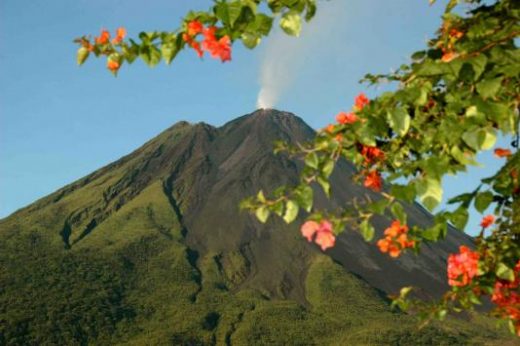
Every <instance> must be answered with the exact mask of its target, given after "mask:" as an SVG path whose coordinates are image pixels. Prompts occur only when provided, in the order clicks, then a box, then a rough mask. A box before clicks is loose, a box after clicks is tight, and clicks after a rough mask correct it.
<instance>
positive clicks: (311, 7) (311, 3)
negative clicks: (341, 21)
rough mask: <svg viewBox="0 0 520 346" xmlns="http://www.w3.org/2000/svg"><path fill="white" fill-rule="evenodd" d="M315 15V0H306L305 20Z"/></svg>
mask: <svg viewBox="0 0 520 346" xmlns="http://www.w3.org/2000/svg"><path fill="white" fill-rule="evenodd" d="M315 15H316V0H307V11H306V12H305V21H307V22H308V21H309V20H311V19H312V18H314V16H315Z"/></svg>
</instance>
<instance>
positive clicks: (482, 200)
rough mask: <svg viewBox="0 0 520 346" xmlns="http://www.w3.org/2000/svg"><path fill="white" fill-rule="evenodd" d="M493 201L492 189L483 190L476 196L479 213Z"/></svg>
mask: <svg viewBox="0 0 520 346" xmlns="http://www.w3.org/2000/svg"><path fill="white" fill-rule="evenodd" d="M491 202H493V193H491V192H490V191H485V192H481V193H479V194H478V195H477V197H476V198H475V209H477V211H478V212H479V213H483V212H484V211H486V209H487V208H488V207H489V205H490V204H491Z"/></svg>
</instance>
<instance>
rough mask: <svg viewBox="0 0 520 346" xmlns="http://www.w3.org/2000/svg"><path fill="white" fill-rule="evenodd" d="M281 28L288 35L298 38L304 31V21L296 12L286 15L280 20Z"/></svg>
mask: <svg viewBox="0 0 520 346" xmlns="http://www.w3.org/2000/svg"><path fill="white" fill-rule="evenodd" d="M280 27H281V28H282V29H283V31H285V32H286V33H287V34H288V35H291V36H296V37H298V36H300V31H301V29H302V20H301V17H300V15H299V14H298V13H297V12H294V11H289V12H287V13H285V14H284V15H283V16H282V19H281V20H280Z"/></svg>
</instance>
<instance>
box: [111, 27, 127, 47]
mask: <svg viewBox="0 0 520 346" xmlns="http://www.w3.org/2000/svg"><path fill="white" fill-rule="evenodd" d="M125 36H126V29H125V28H123V27H121V28H118V29H117V30H116V37H114V39H113V40H112V43H113V44H118V43H121V41H123V39H124V38H125Z"/></svg>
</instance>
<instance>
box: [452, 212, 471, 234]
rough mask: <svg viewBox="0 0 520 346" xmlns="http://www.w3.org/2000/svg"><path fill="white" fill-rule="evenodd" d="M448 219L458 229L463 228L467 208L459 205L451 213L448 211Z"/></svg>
mask: <svg viewBox="0 0 520 346" xmlns="http://www.w3.org/2000/svg"><path fill="white" fill-rule="evenodd" d="M449 219H450V221H451V223H452V224H453V226H455V228H457V229H459V230H461V231H462V230H464V228H465V227H466V224H467V223H468V219H469V212H468V209H466V208H464V207H459V208H457V210H455V211H454V212H453V213H450V215H449Z"/></svg>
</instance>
